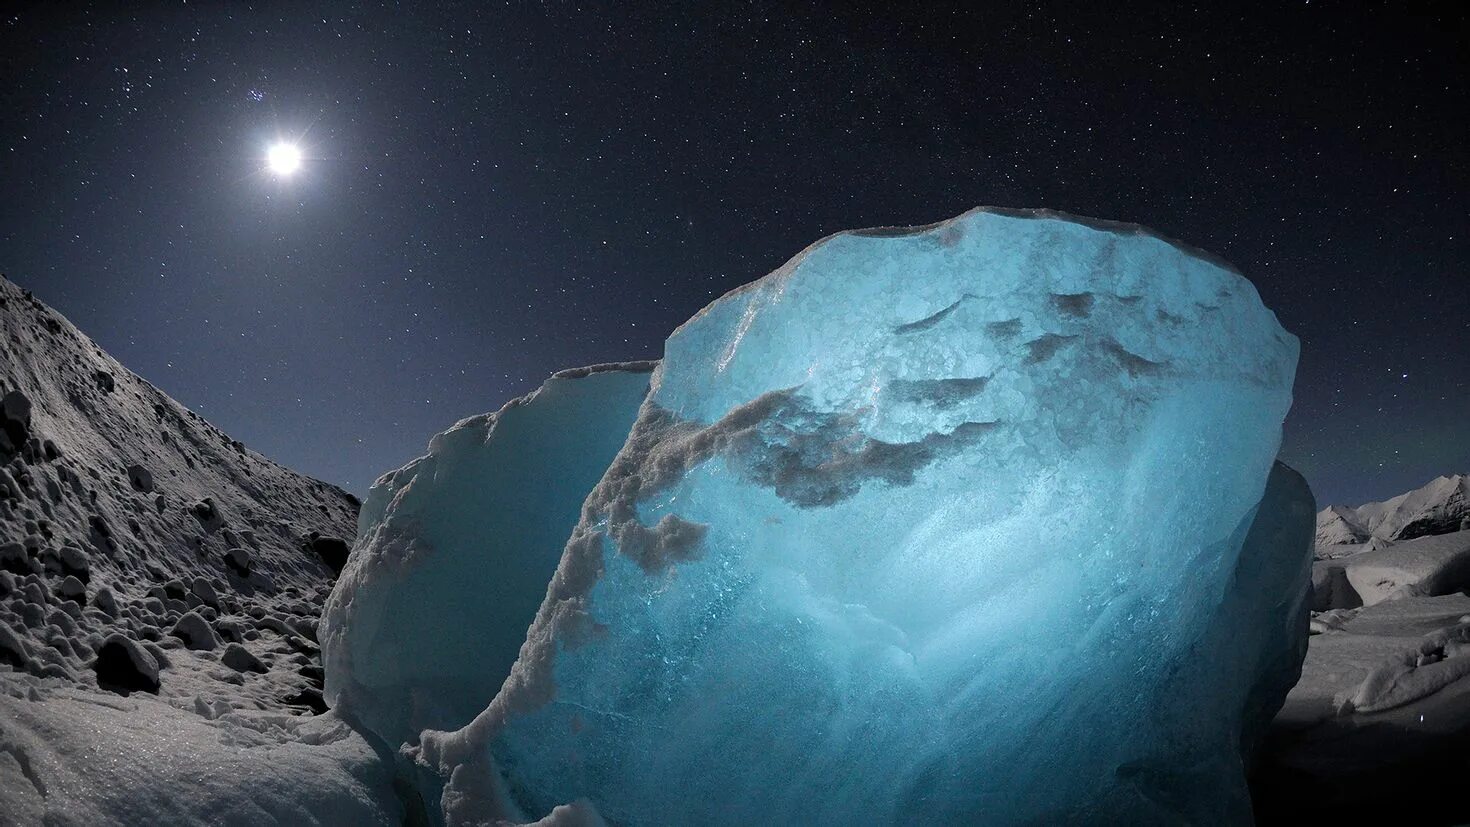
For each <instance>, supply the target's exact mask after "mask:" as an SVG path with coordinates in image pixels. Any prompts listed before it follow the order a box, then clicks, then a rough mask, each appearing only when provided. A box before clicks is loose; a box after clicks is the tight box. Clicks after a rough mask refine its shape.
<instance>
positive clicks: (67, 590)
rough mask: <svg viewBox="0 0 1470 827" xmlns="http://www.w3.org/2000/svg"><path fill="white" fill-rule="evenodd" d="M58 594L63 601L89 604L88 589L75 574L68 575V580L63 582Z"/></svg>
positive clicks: (57, 590) (58, 588) (57, 591)
mask: <svg viewBox="0 0 1470 827" xmlns="http://www.w3.org/2000/svg"><path fill="white" fill-rule="evenodd" d="M56 593H57V594H59V595H61V598H62V599H63V600H70V601H72V602H74V603H85V602H87V587H86V585H85V584H83V583H82V581H81V580H79V579H77V576H76V575H74V574H68V575H67V576H66V579H65V580H63V581H61V585H60V586H58V587H57V588H56Z"/></svg>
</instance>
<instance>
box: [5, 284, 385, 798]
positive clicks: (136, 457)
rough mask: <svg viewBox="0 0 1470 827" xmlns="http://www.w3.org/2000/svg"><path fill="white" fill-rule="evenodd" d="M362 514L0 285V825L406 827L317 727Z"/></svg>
mask: <svg viewBox="0 0 1470 827" xmlns="http://www.w3.org/2000/svg"><path fill="white" fill-rule="evenodd" d="M357 509H358V503H357V501H356V500H355V499H354V498H353V497H351V496H350V495H348V494H347V493H345V492H343V491H341V490H339V489H337V488H334V487H333V486H330V485H327V484H325V483H322V482H319V481H317V480H313V479H309V478H307V477H304V476H301V475H299V474H296V473H294V472H292V471H290V470H288V469H286V468H283V467H281V466H279V465H277V464H275V463H273V462H271V461H270V460H268V459H266V458H265V457H263V456H261V455H259V454H257V453H255V452H253V451H251V450H250V449H249V448H247V447H245V446H244V445H242V444H240V443H239V442H236V441H233V440H231V439H230V438H229V437H228V436H227V435H226V434H224V433H223V432H221V431H220V430H219V429H217V428H215V427H214V426H213V425H210V424H209V423H208V422H206V421H205V420H204V419H202V418H201V417H199V416H198V415H197V414H195V413H193V412H192V411H189V410H188V409H186V408H184V407H183V406H181V405H179V404H178V403H177V402H175V401H174V400H172V399H170V398H169V397H167V396H166V395H164V394H163V393H161V392H160V391H159V390H158V389H156V388H154V387H153V386H152V385H150V384H148V383H147V382H145V381H143V380H142V379H140V378H139V377H137V376H135V375H134V374H132V373H131V372H129V371H128V370H127V369H126V368H124V367H123V366H122V365H121V364H119V363H118V362H117V361H115V360H114V359H112V358H111V357H110V356H108V355H107V354H105V353H104V352H102V350H101V349H100V348H99V347H98V346H97V345H96V344H95V343H93V342H92V341H91V340H90V339H88V338H87V337H86V336H84V335H83V334H81V333H80V332H79V331H78V330H77V329H76V328H75V327H73V326H72V325H71V323H70V322H68V321H67V320H66V319H64V318H63V317H61V316H60V315H59V314H57V313H56V312H55V311H53V310H51V309H50V308H48V307H46V306H45V305H44V304H42V303H41V302H39V301H38V300H36V299H34V298H33V297H32V296H30V294H29V293H27V292H25V291H23V290H21V289H20V288H19V287H17V286H16V285H14V284H12V283H10V282H8V281H5V280H4V279H0V823H4V824H10V823H14V824H43V823H44V824H89V825H91V824H114V823H122V824H188V823H216V824H271V823H279V824H313V823H332V824H372V823H398V822H399V821H400V820H401V813H400V805H399V804H398V801H397V799H396V798H395V797H394V795H393V793H392V788H391V781H390V779H389V776H388V770H387V769H385V767H386V765H384V764H382V763H381V762H379V761H378V759H377V757H376V755H375V754H374V752H373V749H372V748H371V747H370V746H369V745H368V743H367V742H366V741H364V740H363V738H362V737H361V736H360V735H358V734H357V733H356V732H354V731H353V730H351V729H350V728H349V727H348V726H346V725H345V724H344V723H343V722H342V721H340V720H339V719H337V718H336V716H335V715H333V714H332V713H330V712H326V713H325V714H318V713H323V712H324V710H325V706H324V704H323V702H322V699H321V694H320V689H321V681H322V670H321V666H320V660H319V654H318V650H317V644H316V641H315V639H316V623H317V618H318V616H319V614H320V609H321V603H322V600H323V598H324V596H325V595H326V593H327V592H328V590H329V589H330V588H331V583H332V579H333V576H334V570H335V569H336V568H340V566H341V565H342V563H343V561H344V559H345V556H346V551H347V548H348V545H349V544H350V543H351V541H352V538H353V535H354V531H355V522H356V515H357Z"/></svg>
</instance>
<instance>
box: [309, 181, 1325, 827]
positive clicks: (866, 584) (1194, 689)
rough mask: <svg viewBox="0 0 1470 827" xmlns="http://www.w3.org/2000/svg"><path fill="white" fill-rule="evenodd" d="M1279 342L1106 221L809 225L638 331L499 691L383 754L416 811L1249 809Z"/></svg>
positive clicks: (1299, 615) (1269, 653) (1276, 433)
mask: <svg viewBox="0 0 1470 827" xmlns="http://www.w3.org/2000/svg"><path fill="white" fill-rule="evenodd" d="M1296 355H1297V343H1296V340H1295V339H1294V338H1293V337H1292V336H1290V335H1289V334H1287V333H1286V332H1285V331H1283V330H1282V329H1281V327H1280V325H1279V324H1278V323H1277V321H1276V318H1275V316H1274V315H1273V314H1272V313H1271V312H1270V311H1269V310H1267V309H1266V308H1265V307H1264V306H1262V304H1261V301H1260V299H1259V297H1258V296H1257V294H1256V292H1255V290H1254V289H1253V288H1252V286H1251V285H1250V283H1249V282H1247V281H1246V280H1245V279H1244V278H1242V277H1241V276H1240V275H1238V274H1237V273H1235V272H1234V271H1232V270H1231V269H1229V268H1228V266H1226V265H1223V264H1221V263H1220V262H1218V261H1215V260H1213V259H1211V258H1209V257H1207V256H1205V255H1203V254H1200V253H1198V252H1196V251H1193V250H1189V249H1187V248H1184V247H1182V246H1180V245H1178V244H1175V243H1172V242H1169V241H1167V240H1164V239H1161V238H1159V237H1157V236H1155V235H1153V234H1151V233H1149V232H1147V231H1145V230H1142V229H1141V228H1138V227H1135V226H1132V225H1119V224H1111V223H1102V222H1089V221H1083V220H1079V219H1073V218H1070V217H1067V216H1062V215H1058V214H1052V213H1033V212H1014V211H1000V210H976V211H972V212H970V213H967V214H966V215H963V216H961V217H959V218H956V219H954V220H952V221H948V222H944V223H942V224H938V225H934V226H931V227H926V228H920V229H917V230H902V231H866V232H854V233H842V234H839V235H836V236H833V237H831V238H828V239H826V240H824V241H821V242H819V243H817V244H815V245H813V246H812V247H810V248H808V249H807V250H806V251H804V252H803V253H801V254H800V255H798V256H797V257H796V258H794V259H793V260H792V261H791V262H789V263H788V264H786V265H785V266H783V267H782V268H781V269H779V270H777V271H776V272H774V273H772V274H771V275H769V276H767V277H765V278H763V279H761V280H760V281H757V282H755V283H753V284H751V285H748V286H746V287H745V288H742V289H740V290H737V291H735V292H733V293H730V294H729V295H726V296H725V297H723V298H721V299H719V300H718V301H716V302H715V303H713V304H712V305H710V306H709V307H707V308H706V309H705V310H703V311H702V312H700V313H699V314H698V315H697V316H695V317H694V318H693V319H691V320H690V321H689V322H687V323H686V324H685V325H683V326H682V327H681V328H679V330H677V331H675V333H674V334H673V335H672V336H671V337H670V338H669V340H668V342H667V345H666V348H665V359H664V361H663V362H662V363H661V364H660V366H659V367H658V368H657V369H656V370H655V372H654V374H653V377H652V390H651V392H650V394H649V397H648V399H647V401H646V402H645V403H644V405H643V407H642V409H641V410H640V411H639V414H638V418H637V421H636V423H635V424H634V425H633V426H632V431H631V433H630V434H629V435H628V438H627V442H626V444H624V445H623V447H622V449H621V451H620V452H619V453H618V454H617V457H616V459H614V460H613V462H612V464H611V467H609V468H608V469H607V472H606V474H605V475H604V476H603V477H602V479H601V482H599V483H598V484H597V486H596V488H594V489H593V490H592V491H591V494H590V495H589V497H588V498H587V501H586V503H585V505H584V507H583V511H582V516H581V520H580V522H579V523H578V524H577V525H576V527H575V528H574V529H573V530H572V532H571V536H570V540H569V542H568V543H567V545H566V549H565V552H564V553H563V555H562V558H561V561H560V563H559V565H558V567H557V570H556V573H555V575H554V577H552V579H551V584H550V587H549V589H548V590H547V591H546V593H545V600H544V602H543V603H542V604H541V606H540V609H539V610H538V612H537V614H536V617H535V620H534V622H533V623H532V624H531V627H530V630H529V633H528V634H527V636H526V638H525V643H524V645H523V646H522V648H521V651H520V654H519V659H518V660H517V661H516V663H515V665H514V666H513V667H512V669H511V672H510V675H509V677H508V678H507V680H506V682H505V684H504V686H503V687H502V688H501V689H500V691H499V693H498V694H497V695H496V696H495V698H494V700H493V701H492V702H491V703H490V704H489V706H488V708H486V709H485V710H484V712H482V713H481V714H480V715H479V716H477V717H476V718H475V720H474V721H473V722H471V723H470V724H468V725H467V726H464V727H463V728H461V729H459V730H458V731H455V732H447V733H446V732H425V733H423V734H422V736H421V742H420V745H419V747H418V748H417V750H416V751H415V752H413V753H412V754H413V755H415V756H416V758H417V760H418V762H419V763H418V769H417V770H416V783H417V784H418V785H419V787H420V790H421V792H422V794H423V795H424V796H425V798H426V799H427V800H428V802H429V803H430V805H431V807H433V805H434V804H438V805H439V808H440V810H441V814H442V817H443V818H444V819H445V820H446V821H447V822H449V823H452V824H469V823H478V822H480V821H487V820H494V819H502V818H504V819H527V820H528V819H534V818H538V817H541V816H544V815H546V814H548V813H549V812H551V811H552V809H553V808H555V807H556V806H558V805H564V804H569V803H572V802H581V803H579V804H578V806H579V807H582V808H583V809H584V810H586V811H589V812H590V811H592V810H595V811H596V812H598V813H600V814H601V816H602V817H604V818H605V819H606V820H607V821H608V823H615V824H624V825H631V824H677V823H698V824H704V823H710V824H796V823H800V824H858V823H863V824H878V823H987V824H999V823H1022V822H1024V823H1053V822H1067V821H1087V822H1109V821H1113V822H1128V823H1147V822H1156V821H1180V820H1183V821H1195V822H1199V821H1204V822H1213V821H1238V820H1248V819H1249V804H1248V800H1247V797H1246V793H1245V788H1244V781H1243V770H1242V759H1243V757H1244V753H1245V752H1247V751H1248V748H1249V746H1250V745H1251V743H1252V742H1253V740H1254V739H1255V738H1256V737H1257V736H1258V735H1259V732H1260V729H1261V726H1262V725H1263V723H1264V721H1266V720H1268V719H1269V717H1270V714H1271V713H1272V711H1274V709H1275V708H1276V707H1277V706H1279V704H1280V702H1281V699H1282V697H1283V696H1284V694H1285V692H1286V689H1287V688H1288V687H1290V685H1291V684H1292V682H1293V681H1294V680H1295V677H1296V673H1297V670H1298V669H1299V665H1300V660H1301V656H1302V653H1303V651H1304V648H1305V644H1304V641H1305V637H1306V622H1307V617H1306V606H1305V605H1304V602H1303V600H1304V594H1305V591H1306V584H1307V582H1308V577H1309V561H1310V543H1311V537H1312V527H1313V523H1312V512H1313V510H1314V507H1313V504H1312V500H1311V495H1310V492H1308V491H1307V490H1306V488H1305V485H1304V484H1303V483H1302V482H1301V480H1300V477H1298V476H1297V475H1295V474H1294V473H1293V472H1290V471H1289V470H1287V469H1284V468H1278V469H1277V470H1276V472H1274V473H1273V472H1272V462H1273V458H1274V457H1275V454H1276V450H1277V447H1278V443H1279V439H1280V425H1281V421H1282V418H1283V417H1284V415H1285V413H1286V411H1287V408H1288V406H1289V404H1290V392H1291V382H1292V374H1293V371H1294V369H1295V362H1296ZM590 462H591V458H590V457H589V463H590ZM490 475H491V474H490V472H486V476H487V477H488V476H490ZM1268 477H1269V479H1270V485H1269V487H1268V484H1267V482H1268ZM487 504H488V500H487ZM506 519H507V520H509V519H512V518H506ZM446 587H447V588H458V589H460V590H465V589H467V588H471V589H472V588H473V586H468V585H466V584H465V583H464V582H459V583H457V584H455V585H448V584H446ZM340 591H341V587H340V586H339V593H340ZM421 599H422V600H423V601H426V602H431V601H432V600H433V595H432V594H429V593H424V594H423V595H422V596H421ZM405 605H412V603H411V601H410V602H409V603H405ZM438 610H439V609H434V611H438ZM350 631H351V628H350V626H349V632H350ZM518 631H519V630H517V632H518ZM484 633H485V634H488V635H491V636H496V637H498V636H500V635H503V634H509V633H510V632H509V630H506V629H492V630H484ZM465 644H466V646H467V647H468V648H466V650H465V652H464V656H465V657H476V656H477V654H476V653H477V652H478V651H479V650H478V649H476V648H475V647H474V646H473V645H472V641H468V640H466V641H465ZM425 645H427V646H428V647H429V648H431V649H435V650H437V649H438V646H439V644H438V643H437V642H433V643H428V644H425ZM496 651H499V649H498V647H497V649H496ZM328 668H329V672H330V670H331V669H332V667H331V665H330V664H329V667H328Z"/></svg>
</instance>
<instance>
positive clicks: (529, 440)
mask: <svg viewBox="0 0 1470 827" xmlns="http://www.w3.org/2000/svg"><path fill="white" fill-rule="evenodd" d="M651 368H652V365H651V364H650V363H634V364H624V365H605V366H599V367H597V368H589V369H582V370H578V371H564V372H563V373H560V374H557V375H556V376H554V377H552V378H551V379H549V380H547V382H546V384H544V385H543V386H542V387H541V388H540V389H539V390H537V391H536V392H535V393H533V394H531V395H530V396H527V397H524V398H522V399H517V400H515V401H514V402H511V403H510V404H509V405H506V406H505V407H504V408H502V409H501V410H500V411H498V412H496V413H493V414H488V415H485V416H477V417H471V418H470V419H466V420H464V421H463V422H460V423H459V424H457V425H455V426H454V427H453V428H451V429H450V430H448V431H446V432H444V433H442V434H439V435H438V436H436V437H434V439H433V441H431V442H430V443H429V453H428V455H427V456H424V457H422V458H420V459H418V460H415V461H414V462H412V463H410V464H409V465H408V466H406V467H404V468H402V469H400V470H398V471H395V472H392V473H390V474H386V475H384V476H383V477H382V479H379V480H378V482H377V484H375V485H374V486H373V489H372V491H371V492H370V493H369V494H368V498H367V501H366V502H365V503H364V504H363V507H362V512H361V515H360V517H359V520H360V525H359V529H358V543H357V548H356V551H355V552H354V554H353V555H352V557H351V559H350V562H349V564H348V566H347V569H346V570H345V571H344V572H343V573H342V576H341V578H340V579H339V580H338V583H337V587H336V589H335V590H334V591H333V593H332V597H331V598H330V599H329V601H328V603H327V606H326V609H325V611H324V612H323V617H322V626H321V635H320V637H321V640H322V652H323V658H324V660H325V662H326V691H327V697H328V699H330V700H331V701H332V703H333V704H334V705H335V706H338V707H343V708H345V709H347V710H350V712H351V714H352V715H353V716H354V717H355V718H356V719H357V720H358V721H360V722H361V723H362V724H364V725H366V726H367V727H368V728H369V729H371V730H372V731H374V732H375V733H377V734H378V735H379V736H380V737H382V738H383V739H384V740H386V741H387V742H388V743H389V745H391V746H397V745H398V744H399V743H401V742H402V741H404V740H409V739H411V738H412V737H414V736H416V735H417V734H418V732H419V730H420V729H422V728H424V727H436V728H452V727H457V726H461V725H463V724H465V723H467V722H468V721H469V720H470V719H471V718H473V717H474V716H475V714H476V713H477V712H479V711H480V710H482V709H484V708H485V705H486V704H488V703H489V702H490V699H491V698H492V697H494V695H495V692H496V690H497V689H499V688H500V683H501V681H503V680H504V679H505V676H506V675H507V674H508V673H509V672H510V666H511V663H513V662H514V661H515V658H516V652H517V651H518V650H519V649H520V646H521V641H522V640H524V639H525V635H526V627H527V626H528V625H530V623H531V620H532V618H534V617H535V615H536V607H537V606H538V605H540V603H541V597H542V596H543V595H544V594H545V592H546V583H547V581H548V580H550V579H551V573H552V571H554V570H555V569H556V563H557V559H558V558H559V557H560V556H561V551H562V546H563V545H564V544H565V542H566V537H567V534H568V533H569V532H570V531H571V529H572V527H573V526H574V525H576V523H577V516H578V513H579V511H580V509H581V505H582V500H583V499H584V498H585V497H586V495H587V491H588V489H590V488H591V487H592V486H593V485H594V484H596V482H597V479H598V477H600V476H601V475H602V472H603V470H604V469H605V468H606V467H607V464H608V463H609V462H610V461H611V460H612V458H613V455H614V454H616V453H617V451H618V448H619V446H621V445H622V443H623V439H624V437H625V436H626V435H627V433H628V428H629V426H631V425H632V423H633V419H634V417H635V416H636V415H637V412H638V406H639V404H640V403H641V402H642V401H643V397H644V395H645V394H646V393H647V392H648V372H649V370H650V369H651Z"/></svg>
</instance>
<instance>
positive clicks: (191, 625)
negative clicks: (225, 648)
mask: <svg viewBox="0 0 1470 827" xmlns="http://www.w3.org/2000/svg"><path fill="white" fill-rule="evenodd" d="M170 634H172V635H173V636H174V637H176V638H178V639H179V640H182V641H183V642H184V645H185V646H187V647H188V648H190V649H197V650H202V651H213V650H215V649H218V648H219V644H220V640H219V635H216V634H215V633H214V629H212V628H210V626H209V621H207V620H205V619H204V618H202V617H200V616H199V614H198V613H197V612H185V613H184V615H183V617H180V618H179V620H178V622H177V623H175V624H174V628H173V631H172V632H170Z"/></svg>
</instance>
